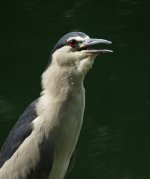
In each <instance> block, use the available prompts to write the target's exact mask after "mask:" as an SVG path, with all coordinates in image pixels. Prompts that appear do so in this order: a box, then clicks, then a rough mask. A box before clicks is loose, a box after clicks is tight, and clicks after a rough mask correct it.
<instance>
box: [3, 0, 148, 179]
mask: <svg viewBox="0 0 150 179" xmlns="http://www.w3.org/2000/svg"><path fill="white" fill-rule="evenodd" d="M70 31H82V32H85V33H86V34H88V35H89V36H91V37H95V38H105V39H108V40H111V41H112V42H113V45H112V46H110V49H113V50H114V53H113V54H110V55H104V56H101V57H98V58H97V59H96V60H95V64H94V66H93V69H92V70H91V71H90V72H89V73H88V75H87V77H86V79H85V88H86V110H85V116H84V124H83V128H82V131H81V135H80V138H79V142H78V146H77V156H76V164H75V167H74V169H73V170H72V172H71V174H70V175H69V176H68V177H67V179H77V178H80V179H149V178H150V130H149V129H150V1H144V0H64V1H58V0H55V1H54V0H45V1H42V0H13V1H11V0H5V1H4V0H1V1H0V146H2V144H3V142H4V140H5V138H6V136H7V135H8V133H9V131H10V130H11V128H12V126H13V125H14V124H15V122H16V120H17V119H18V117H19V116H20V114H21V113H22V112H23V111H24V109H25V108H26V107H27V106H28V104H29V103H30V102H32V101H33V100H34V99H36V98H37V97H38V96H39V94H40V91H41V86H40V78H41V74H42V72H43V71H44V70H45V67H46V65H47V62H48V58H49V55H50V52H51V49H52V47H53V46H54V44H55V43H56V41H57V40H58V39H59V38H60V37H61V36H62V35H64V34H65V33H67V32H70Z"/></svg>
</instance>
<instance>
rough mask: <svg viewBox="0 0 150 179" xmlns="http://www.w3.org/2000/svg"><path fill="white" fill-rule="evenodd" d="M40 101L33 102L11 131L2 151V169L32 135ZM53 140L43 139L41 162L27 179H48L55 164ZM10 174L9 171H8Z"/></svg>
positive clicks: (0, 158)
mask: <svg viewBox="0 0 150 179" xmlns="http://www.w3.org/2000/svg"><path fill="white" fill-rule="evenodd" d="M37 102H38V99H37V100H35V101H34V102H32V103H31V104H30V105H29V106H28V107H27V109H26V110H25V111H24V113H23V114H22V115H21V116H20V118H19V120H18V121H17V123H16V125H15V126H14V127H13V129H12V130H11V132H10V134H9V136H8V137H7V139H6V141H5V143H4V145H3V147H2V149H1V151H0V168H1V167H2V166H3V164H4V163H5V162H6V161H7V160H9V159H10V158H11V156H12V155H13V154H14V153H15V151H16V150H17V149H18V147H19V146H20V145H21V144H22V143H23V141H24V140H25V139H26V138H27V137H28V136H29V135H30V134H31V133H32V130H33V129H32V126H31V122H32V121H33V120H34V119H35V118H36V117H37V113H36V110H35V105H36V104H37ZM51 144H52V142H51V140H49V141H47V139H45V138H44V137H43V140H42V143H41V144H40V145H41V146H39V149H40V160H39V163H37V165H36V167H35V168H34V169H32V168H31V171H30V173H29V175H28V176H27V177H26V179H46V178H47V176H48V175H49V173H50V170H51V168H52V163H53V153H54V150H53V146H52V145H51ZM8 172H9V171H8ZM19 179H20V178H19Z"/></svg>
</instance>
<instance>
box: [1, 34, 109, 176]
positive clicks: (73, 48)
mask: <svg viewBox="0 0 150 179" xmlns="http://www.w3.org/2000/svg"><path fill="white" fill-rule="evenodd" d="M96 44H111V42H110V41H107V40H103V39H92V38H89V36H87V35H86V34H84V33H82V32H71V33H68V34H66V35H64V36H63V37H62V38H61V39H60V40H59V41H58V43H57V44H56V45H55V46H54V48H53V50H52V53H51V58H50V61H49V64H48V67H47V69H46V70H45V72H44V73H43V75H42V88H43V91H42V93H41V97H40V98H38V99H37V100H35V101H34V102H32V103H31V104H30V105H29V106H28V107H27V109H26V110H25V111H24V113H23V114H22V115H21V117H20V118H19V120H18V122H17V123H16V125H15V126H14V128H13V129H12V131H11V132H10V134H9V136H8V138H7V139H6V141H5V143H4V145H3V147H2V149H1V152H0V179H63V178H64V176H65V175H66V173H67V171H68V169H69V168H70V166H71V161H72V158H73V153H74V150H75V146H76V144H77V140H78V137H79V133H80V130H81V126H82V121H83V113H84V107H85V90H84V87H83V80H84V77H85V74H86V73H87V71H88V70H89V69H90V68H91V66H92V64H93V62H94V59H95V57H96V56H97V55H98V54H103V53H109V52H112V51H111V50H96V49H92V48H91V47H93V45H96Z"/></svg>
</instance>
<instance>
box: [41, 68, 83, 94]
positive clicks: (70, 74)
mask: <svg viewBox="0 0 150 179" xmlns="http://www.w3.org/2000/svg"><path fill="white" fill-rule="evenodd" d="M83 80H84V76H79V75H76V74H75V72H74V70H73V69H72V68H71V67H70V68H67V69H66V68H54V67H53V68H51V67H49V68H47V69H46V71H45V72H44V73H43V75H42V88H43V92H46V93H50V95H52V96H54V97H58V95H60V94H61V95H65V94H66V93H69V92H71V93H73V92H75V91H76V92H78V90H79V91H80V90H82V88H83Z"/></svg>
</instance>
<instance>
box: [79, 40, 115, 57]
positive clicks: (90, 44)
mask: <svg viewBox="0 0 150 179" xmlns="http://www.w3.org/2000/svg"><path fill="white" fill-rule="evenodd" d="M111 43H112V42H111V41H108V40H105V39H91V38H90V39H86V40H85V41H84V42H83V43H82V44H81V45H80V50H85V52H86V53H93V54H104V53H112V52H113V51H112V50H108V49H92V47H93V46H94V45H97V44H106V45H109V44H111Z"/></svg>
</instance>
